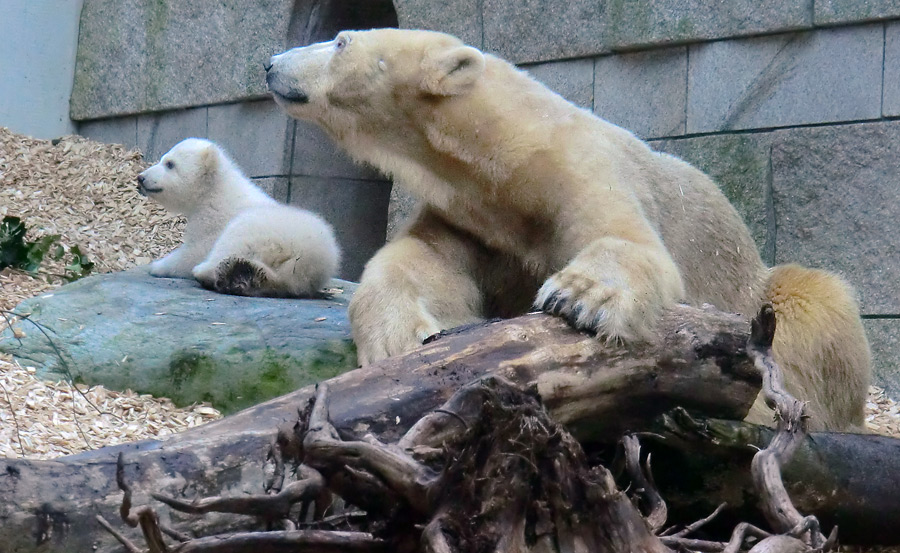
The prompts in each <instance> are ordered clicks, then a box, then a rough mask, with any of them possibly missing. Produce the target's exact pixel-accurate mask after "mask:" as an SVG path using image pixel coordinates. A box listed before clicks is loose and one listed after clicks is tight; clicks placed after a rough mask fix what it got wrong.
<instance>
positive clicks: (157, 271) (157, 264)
mask: <svg viewBox="0 0 900 553" xmlns="http://www.w3.org/2000/svg"><path fill="white" fill-rule="evenodd" d="M165 261H166V260H165V258H163V259H157V260H156V261H153V262H152V263H150V276H153V277H157V278H174V277H175V276H176V275H175V274H174V272H173V271H172V270H171V269H170V268H169V267H168V264H167V263H165Z"/></svg>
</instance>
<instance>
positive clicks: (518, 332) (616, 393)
mask: <svg viewBox="0 0 900 553" xmlns="http://www.w3.org/2000/svg"><path fill="white" fill-rule="evenodd" d="M748 335H749V325H748V323H747V322H746V321H744V320H742V319H740V318H739V317H736V316H733V315H726V314H722V313H720V312H717V311H714V310H698V309H693V308H688V307H682V308H678V309H676V310H675V311H673V312H672V313H671V314H669V315H668V316H667V317H666V318H665V319H664V320H663V321H662V322H661V324H660V328H659V336H660V339H659V340H658V342H657V343H654V344H644V345H635V346H632V347H627V348H626V347H616V346H606V345H604V344H603V343H602V342H600V341H598V340H596V339H594V338H592V337H590V336H587V335H585V334H583V333H579V332H576V331H574V330H572V329H571V328H569V327H568V326H567V325H566V324H565V322H563V321H562V320H559V319H557V318H554V317H549V316H546V315H528V316H525V317H519V318H517V319H511V320H506V321H500V322H492V323H488V324H485V325H480V326H477V327H473V328H469V329H467V330H465V331H462V332H455V333H452V334H451V335H447V336H443V337H440V338H439V339H436V340H434V341H432V342H431V343H429V344H427V345H426V346H424V347H422V348H420V349H418V350H416V351H414V352H411V353H409V354H407V355H405V356H402V357H397V358H393V359H389V360H386V361H385V362H383V363H380V364H377V365H374V366H371V367H368V368H366V369H365V370H357V371H351V372H349V373H346V374H344V375H341V376H339V377H337V378H335V379H332V380H331V381H330V382H329V386H330V388H331V400H330V403H331V406H330V409H331V421H332V423H333V424H334V426H335V427H336V428H337V429H338V431H339V432H340V433H341V435H342V437H346V438H354V437H358V436H361V435H363V434H366V433H372V434H374V435H376V436H378V437H379V438H380V439H381V440H383V441H387V442H392V441H395V440H397V439H399V438H400V436H402V435H403V434H404V433H405V432H406V431H407V430H408V429H409V427H410V426H411V425H412V424H413V423H415V422H416V421H417V420H418V419H419V418H421V417H422V415H424V414H426V413H427V412H428V411H430V410H431V409H434V408H436V407H438V406H439V405H441V404H442V403H443V402H445V401H446V400H447V399H448V398H449V397H450V396H451V395H452V394H453V393H454V392H455V391H456V390H457V389H459V388H460V387H461V386H463V385H464V384H466V383H468V382H471V381H472V380H474V379H476V378H478V377H481V376H484V375H487V374H497V375H500V376H503V377H504V378H506V379H507V380H509V381H511V382H513V383H515V384H517V385H520V386H523V387H527V386H532V385H533V386H536V387H537V390H538V391H539V392H540V394H541V396H542V398H543V399H544V401H545V404H546V405H547V407H548V409H549V410H550V412H551V414H552V415H553V416H554V417H555V418H556V419H557V420H558V421H560V422H563V423H564V424H566V425H568V426H569V427H570V428H571V429H572V431H573V432H574V433H575V436H576V437H577V438H579V439H590V440H614V439H617V438H618V437H619V436H620V435H621V434H622V432H623V431H625V430H628V429H641V428H647V427H648V425H649V422H650V421H651V420H652V419H654V418H656V417H657V416H658V415H660V414H661V413H663V412H664V411H666V410H668V409H671V408H672V407H674V406H676V405H680V406H684V407H686V408H688V409H690V410H692V411H696V412H699V413H704V414H707V415H710V416H716V417H722V418H729V419H740V418H742V417H743V415H744V414H745V413H746V411H747V410H748V408H749V406H750V404H751V403H752V401H753V399H754V397H755V396H756V394H757V392H758V388H759V377H758V376H757V374H756V373H755V372H754V370H753V367H752V364H751V363H750V361H749V360H748V358H747V356H746V353H745V351H744V348H745V344H746V340H747V337H748ZM726 391H727V393H726ZM312 394H313V390H312V389H311V388H304V389H302V390H298V391H297V392H295V393H292V394H289V395H287V396H283V397H281V398H278V399H275V400H272V401H269V402H267V403H264V404H261V405H259V406H256V407H253V408H251V409H247V410H245V411H242V412H240V413H237V414H235V415H233V416H230V417H227V418H226V419H223V420H222V421H218V422H215V423H212V424H209V425H207V426H204V427H202V428H200V429H196V430H192V431H188V432H185V433H183V434H180V435H177V436H173V437H171V438H169V439H167V440H165V441H145V442H139V443H135V444H127V445H123V446H116V447H108V448H103V449H100V450H97V451H93V452H88V453H84V454H80V455H74V456H70V457H64V458H61V459H59V460H56V461H24V460H17V459H6V460H3V461H0V497H2V498H3V501H2V503H0V521H2V523H0V543H2V544H4V547H5V548H6V549H8V550H11V551H32V550H37V549H38V545H40V546H41V547H40V550H41V551H42V552H49V551H89V550H91V549H92V548H93V547H94V546H97V547H98V548H99V550H100V551H103V550H106V549H108V548H111V547H114V548H118V546H117V545H114V542H113V541H112V539H111V538H110V537H109V536H107V535H106V533H105V532H103V531H102V529H101V528H100V527H99V525H98V524H97V523H96V522H95V521H94V516H95V515H97V514H101V515H104V516H107V517H109V516H111V515H112V514H113V513H115V512H117V509H118V507H119V502H120V501H121V492H120V491H119V490H118V489H117V487H116V484H115V463H116V457H117V455H118V454H119V452H124V454H125V461H126V475H127V478H128V480H129V481H130V482H131V483H132V486H133V488H134V490H135V498H134V502H135V504H136V505H139V504H142V503H146V502H148V501H150V498H149V497H148V495H147V494H148V493H149V492H158V491H162V492H164V493H167V494H169V495H176V496H184V497H187V498H194V497H205V496H211V495H227V496H237V495H242V494H246V493H260V492H261V491H262V487H263V482H264V479H265V474H264V472H263V469H264V465H265V457H266V452H267V450H268V448H269V445H270V444H271V443H272V441H273V440H274V437H275V433H276V430H277V427H278V426H279V425H284V424H293V422H294V421H295V420H296V419H297V410H298V408H302V407H303V406H304V405H306V404H307V402H308V400H309V399H310V398H311V397H312ZM160 515H161V517H162V518H163V519H164V520H165V519H167V518H168V517H170V516H171V519H172V523H173V524H174V525H175V526H178V522H179V521H181V520H184V519H185V516H184V515H179V514H177V513H172V514H171V515H170V514H169V513H168V512H167V511H165V510H162V511H161V512H160ZM227 520H229V521H230V520H232V519H227ZM204 524H207V525H209V529H210V530H212V529H216V530H223V529H224V528H225V527H226V526H227V525H230V524H233V522H226V519H225V518H224V517H214V516H211V517H206V518H204Z"/></svg>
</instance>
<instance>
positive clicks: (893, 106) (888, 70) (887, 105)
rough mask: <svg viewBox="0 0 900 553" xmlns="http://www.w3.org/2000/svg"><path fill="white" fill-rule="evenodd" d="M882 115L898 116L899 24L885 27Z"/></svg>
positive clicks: (899, 85) (899, 107) (899, 87)
mask: <svg viewBox="0 0 900 553" xmlns="http://www.w3.org/2000/svg"><path fill="white" fill-rule="evenodd" d="M882 115H884V116H886V117H890V116H897V115H900V23H891V24H889V25H887V26H886V27H885V35H884V102H883V104H882Z"/></svg>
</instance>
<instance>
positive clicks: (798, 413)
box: [747, 305, 837, 553]
mask: <svg viewBox="0 0 900 553" xmlns="http://www.w3.org/2000/svg"><path fill="white" fill-rule="evenodd" d="M774 338H775V310H774V309H773V308H772V306H771V305H765V306H763V308H762V309H761V310H760V312H759V314H758V315H757V316H756V317H755V318H754V319H753V321H752V324H751V330H750V341H749V342H748V344H747V352H748V353H749V354H750V357H751V358H752V359H753V362H754V364H755V365H756V367H757V369H759V371H760V374H762V377H763V394H764V396H765V398H766V403H767V404H768V405H769V406H770V407H773V408H774V409H775V416H776V419H777V432H776V435H775V438H774V439H773V440H772V441H771V442H770V443H769V446H768V447H766V448H765V449H763V450H761V451H760V452H759V453H757V454H756V455H755V456H754V457H753V463H752V465H751V472H752V474H753V481H754V484H755V485H756V489H757V491H758V492H759V495H760V506H761V507H762V509H763V513H764V514H765V516H766V519H767V520H768V521H769V524H771V525H772V527H773V528H774V529H775V531H776V532H780V533H782V534H785V535H787V536H790V537H792V538H798V539H799V538H801V537H805V538H804V539H803V543H805V544H806V545H807V546H808V547H810V548H812V549H817V550H822V551H825V552H826V553H827V551H829V550H830V549H831V546H833V545H834V541H836V539H837V537H836V536H837V534H836V532H835V531H833V532H832V538H833V539H826V538H825V536H824V535H823V534H822V533H821V532H820V530H819V521H818V520H817V519H816V518H815V517H813V516H806V517H804V516H803V515H801V514H800V512H799V511H798V510H797V509H796V507H794V504H793V502H792V501H791V498H790V496H789V495H788V493H787V490H786V489H785V487H784V480H783V479H782V477H781V467H782V466H783V465H785V464H787V462H788V461H789V460H790V458H791V456H792V455H793V454H794V451H796V449H797V446H798V445H799V444H800V443H801V442H802V441H803V439H804V438H805V437H806V435H807V434H808V432H807V427H806V417H805V409H806V404H805V403H803V402H802V401H800V400H798V399H797V398H795V397H793V396H792V395H791V394H790V393H788V391H787V389H785V386H784V375H783V373H782V372H781V368H780V367H779V366H778V364H777V363H775V359H774V357H773V354H772V341H773V340H774ZM826 542H828V543H826ZM763 543H765V540H764V541H763V542H762V543H761V544H760V545H762V544H763ZM777 543H778V544H779V545H778V547H787V543H788V542H786V541H785V540H778V542H777ZM773 547H774V546H773Z"/></svg>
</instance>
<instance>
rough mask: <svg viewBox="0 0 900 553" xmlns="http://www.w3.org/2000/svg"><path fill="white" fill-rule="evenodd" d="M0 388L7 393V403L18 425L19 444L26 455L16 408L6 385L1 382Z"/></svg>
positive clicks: (17, 439) (14, 421)
mask: <svg viewBox="0 0 900 553" xmlns="http://www.w3.org/2000/svg"><path fill="white" fill-rule="evenodd" d="M0 388H2V389H3V393H4V394H6V403H8V404H9V411H10V413H12V418H13V423H15V425H16V441H17V442H18V444H19V451H21V452H22V457H25V445H24V444H23V443H22V432H21V430H20V429H19V419H18V417H16V408H15V406H14V405H13V402H12V399H10V397H9V390H7V389H6V386H4V385H3V384H0Z"/></svg>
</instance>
